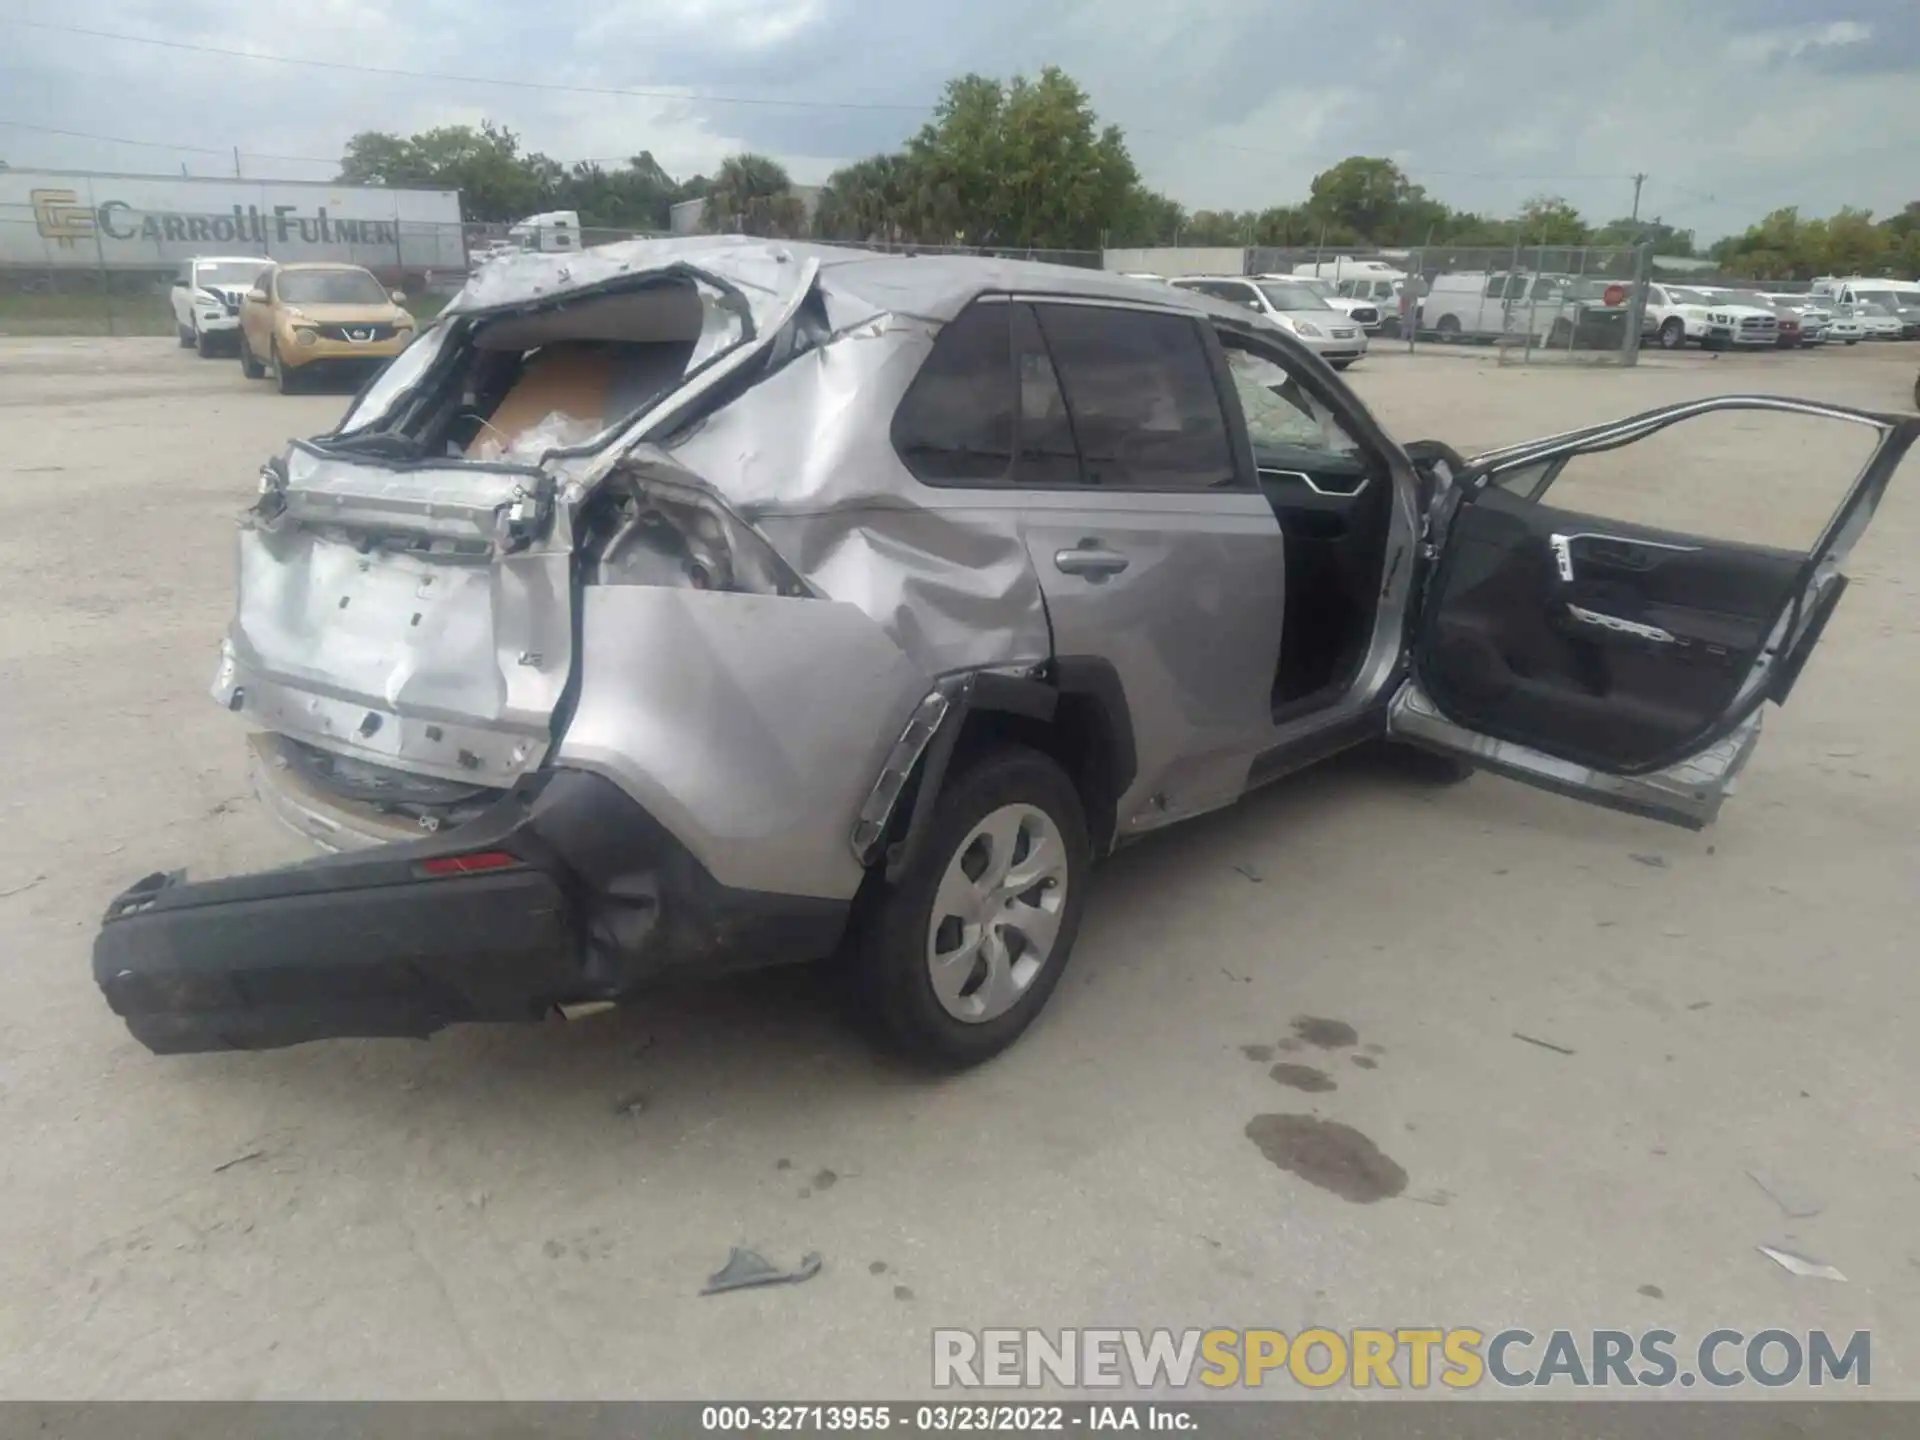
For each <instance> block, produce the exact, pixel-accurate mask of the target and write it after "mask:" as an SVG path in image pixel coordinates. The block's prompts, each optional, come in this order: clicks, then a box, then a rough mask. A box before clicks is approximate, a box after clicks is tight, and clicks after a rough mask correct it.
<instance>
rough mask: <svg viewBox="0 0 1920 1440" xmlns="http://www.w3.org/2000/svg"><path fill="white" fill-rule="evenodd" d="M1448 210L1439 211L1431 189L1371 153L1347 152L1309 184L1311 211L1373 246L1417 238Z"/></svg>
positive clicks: (1390, 162)
mask: <svg viewBox="0 0 1920 1440" xmlns="http://www.w3.org/2000/svg"><path fill="white" fill-rule="evenodd" d="M1445 208H1446V207H1444V206H1439V207H1437V209H1436V207H1435V205H1434V202H1433V201H1431V200H1429V199H1428V198H1427V192H1426V191H1425V190H1424V189H1423V188H1422V187H1420V186H1418V185H1416V184H1414V183H1413V182H1412V181H1411V180H1409V179H1408V178H1407V174H1406V172H1405V171H1404V170H1402V169H1401V168H1400V167H1399V166H1398V165H1396V164H1394V163H1393V161H1391V160H1385V159H1380V158H1378V157H1376V156H1371V155H1349V156H1348V157H1347V158H1346V159H1344V160H1342V161H1341V162H1340V163H1339V164H1338V165H1335V166H1332V167H1331V168H1329V169H1326V170H1322V171H1321V172H1320V173H1319V174H1318V175H1316V176H1314V177H1313V181H1312V183H1311V185H1310V186H1309V187H1308V198H1307V209H1308V210H1309V211H1311V212H1312V213H1313V214H1314V215H1315V216H1316V217H1318V218H1319V219H1321V220H1323V221H1325V222H1327V224H1328V225H1329V227H1334V226H1337V227H1340V229H1341V231H1342V233H1345V234H1350V235H1352V236H1353V237H1355V240H1365V241H1371V242H1373V243H1375V244H1390V243H1394V242H1396V241H1407V240H1412V241H1415V242H1417V241H1418V240H1419V239H1421V238H1422V237H1421V236H1420V235H1419V234H1418V233H1417V232H1418V231H1419V230H1420V229H1422V228H1423V222H1424V227H1431V226H1432V225H1433V224H1435V223H1437V222H1438V221H1439V219H1440V218H1441V216H1442V215H1443V214H1444V212H1445ZM1409 231H1413V232H1416V233H1413V234H1409V233H1408V232H1409ZM1330 243H1331V242H1330ZM1343 243H1352V242H1343Z"/></svg>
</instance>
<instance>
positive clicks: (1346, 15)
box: [0, 0, 1920, 235]
mask: <svg viewBox="0 0 1920 1440" xmlns="http://www.w3.org/2000/svg"><path fill="white" fill-rule="evenodd" d="M33 13H34V16H35V18H41V19H47V20H51V21H54V22H56V23H65V24H78V25H83V26H90V27H93V28H97V29H103V30H113V31H121V32H137V33H145V34H149V35H155V36H160V37H163V38H167V39H173V40H183V41H189V42H198V43H206V44H213V45H222V46H239V47H244V48H252V49H257V50H261V51H269V52H272V53H277V54H287V55H300V56H307V57H312V58H317V59H325V60H330V61H338V62H342V63H348V64H370V65H388V66H397V67H400V68H405V69H414V70H434V71H440V72H444V73H454V74H468V75H499V76H506V77H525V78H532V79H539V80H542V81H551V82H555V83H560V84H569V83H570V84H575V85H579V86H583V87H599V88H602V89H605V88H609V87H617V88H628V89H640V90H648V91H654V92H659V93H658V94H657V95H655V96H650V97H637V96H615V95H605V94H592V93H585V91H583V90H574V91H566V90H540V89H518V88H511V87H505V86H487V85H468V84H459V83H452V82H444V81H433V80H410V79H404V78H399V77H392V76H379V75H368V74H363V73H356V72H352V71H346V70H318V69H297V68H293V67H287V66H280V65H273V64H270V63H267V62H263V61H245V60H233V59H224V58H221V57H217V56H209V55H197V54H191V53H185V52H179V51H168V50H159V49H151V48H147V47H143V46H136V45H128V44H122V43H118V42H112V41H104V40H82V39H78V38H76V37H69V36H60V35H56V34H53V33H50V32H46V31H32V30H21V29H16V28H13V27H10V26H6V25H3V24H0V53H4V54H5V57H6V58H5V59H4V60H0V71H3V73H4V74H5V76H6V79H5V82H4V86H3V87H0V88H4V92H5V96H6V98H5V100H4V101H0V118H4V119H16V120H29V121H33V122H35V123H39V124H43V125H49V126H55V127H59V128H64V129H69V130H79V131H89V132H95V133H99V134H105V135H119V136H129V137H132V138H139V139H159V140H166V141H174V142H180V143H185V144H187V145H193V146H202V147H206V149H207V150H208V151H211V152H214V153H210V154H200V153H173V152H168V151H165V150H150V149H140V148H133V147H124V146H113V145H106V144H100V143H95V142H87V141H77V140H65V139H58V138H54V137H45V136H34V135H32V134H30V133H29V132H24V131H16V130H8V129H4V128H0V155H4V156H5V157H6V158H7V159H9V160H11V161H12V162H13V163H15V164H16V165H23V164H34V163H57V164H79V165H85V166H88V167H90V168H98V169H155V170H163V171H167V170H173V169H176V168H178V165H179V164H180V162H181V161H182V160H185V161H186V162H187V163H188V164H189V165H190V166H192V167H194V168H195V169H196V171H199V170H202V169H215V170H217V169H220V168H221V167H222V166H223V165H230V158H228V159H226V160H223V159H222V155H224V154H225V153H226V152H227V151H228V150H229V148H230V147H231V146H233V145H234V144H235V143H238V144H239V145H240V147H241V148H242V150H244V151H246V152H248V156H249V158H248V159H247V161H246V163H247V165H248V167H249V170H250V172H251V173H261V172H265V171H269V170H277V171H279V172H280V173H284V174H287V175H290V176H294V177H304V178H314V177H317V176H319V175H323V174H325V173H326V170H327V168H328V162H327V160H326V157H328V156H332V155H336V154H338V153H339V150H340V148H341V146H342V145H343V143H344V142H345V140H346V139H347V137H348V136H350V135H351V134H353V133H355V132H356V131H360V130H367V129H381V130H397V131H402V132H406V131H411V130H414V129H418V128H424V127H426V126H429V125H435V124H447V123H471V122H473V121H475V120H477V119H479V118H482V117H485V118H489V119H493V120H496V121H500V122H503V123H505V124H508V125H510V126H511V127H512V128H513V129H514V130H515V131H517V132H518V133H519V134H520V135H521V136H522V138H523V140H524V141H525V142H526V144H527V145H528V146H530V147H531V148H535V149H539V150H543V151H545V152H546V153H548V154H550V155H554V156H556V157H558V158H563V159H574V158H580V157H610V158H618V157H624V156H626V155H630V154H633V153H635V152H637V151H639V150H642V149H645V150H651V151H652V152H653V153H654V155H655V156H656V157H657V158H658V159H659V160H660V161H661V163H662V164H663V165H665V166H666V167H667V168H668V170H670V171H673V172H675V173H680V174H691V173H694V172H696V171H700V172H707V173H710V172H711V171H712V169H713V168H714V167H715V166H716V165H717V164H718V163H719V161H720V159H721V158H723V157H724V156H725V155H726V154H727V153H729V152H731V151H733V150H736V149H740V148H753V149H759V150H764V151H768V152H770V153H772V154H774V155H775V156H777V157H779V158H781V159H783V160H785V161H786V162H787V163H788V165H789V168H790V169H791V170H792V172H793V173H794V175H795V176H796V178H798V179H801V180H818V179H821V178H823V177H824V176H825V174H826V173H827V172H828V171H829V170H831V169H832V168H833V167H834V166H835V165H836V164H838V163H841V162H843V161H845V160H848V159H852V158H855V157H857V156H860V155H863V154H869V153H872V152H874V151H876V150H881V149H886V148H891V147H892V146H894V145H897V144H898V143H900V141H901V140H902V139H904V138H905V137H906V135H908V134H909V133H911V131H912V130H913V129H914V128H915V127H916V126H917V125H918V124H919V123H920V121H921V120H922V119H923V118H924V115H925V109H924V107H925V106H927V105H928V104H930V102H931V101H932V100H933V99H935V98H936V97H937V95H938V93H939V89H940V86H941V84H942V82H943V81H945V80H946V79H948V78H950V77H951V76H953V75H956V74H959V73H963V72H964V71H967V70H978V71H981V72H984V73H989V74H1001V75H1006V74H1009V73H1011V72H1012V71H1014V70H1023V71H1026V72H1027V73H1032V72H1033V71H1035V70H1037V69H1038V68H1039V67H1040V66H1041V65H1042V64H1046V63H1050V62H1051V63H1057V64H1059V65H1061V66H1063V67H1064V68H1065V69H1066V70H1067V71H1068V72H1069V73H1070V74H1072V75H1073V76H1074V77H1075V78H1076V79H1078V80H1079V81H1080V82H1081V83H1082V84H1083V85H1085V86H1086V87H1087V89H1088V91H1089V92H1090V94H1091V96H1092V98H1093V102H1094V105H1095V107H1096V109H1097V110H1098V111H1099V113H1100V115H1101V116H1102V118H1103V119H1107V120H1112V121H1115V122H1117V123H1119V124H1120V125H1122V127H1123V128H1125V129H1126V130H1127V132H1128V137H1129V143H1130V145H1131V146H1132V148H1133V151H1134V154H1135V156H1136V159H1137V160H1138V161H1139V163H1140V166H1141V169H1142V172H1143V174H1144V175H1145V177H1146V179H1147V180H1148V182H1149V183H1151V184H1153V185H1155V186H1157V187H1159V188H1161V189H1164V190H1166V191H1167V192H1168V193H1170V194H1172V195H1173V196H1174V197H1175V198H1177V199H1179V200H1181V201H1183V202H1184V203H1186V204H1188V205H1189V206H1192V207H1200V206H1207V207H1214V208H1218V207H1232V208H1236V209H1245V208H1257V207H1261V206H1265V205H1271V204H1279V203H1289V202H1297V201H1299V200H1301V199H1303V198H1304V196H1305V194H1306V189H1307V183H1308V181H1309V180H1310V179H1311V177H1312V176H1313V174H1314V173H1315V172H1317V171H1318V170H1321V169H1323V168H1325V167H1326V166H1327V165H1330V164H1332V163H1334V162H1335V161H1337V160H1339V159H1341V158H1342V157H1343V156H1346V155H1349V154H1356V153H1358V154H1372V155H1392V156H1394V157H1395V158H1396V159H1398V160H1399V161H1400V162H1401V163H1402V165H1403V166H1404V167H1405V168H1406V169H1407V170H1408V171H1409V173H1411V174H1412V175H1413V177H1414V178H1415V179H1416V180H1419V181H1421V182H1422V183H1424V184H1425V185H1426V186H1427V187H1428V189H1429V190H1430V191H1432V192H1433V193H1434V194H1435V195H1436V196H1438V197H1439V198H1441V199H1443V200H1446V201H1448V202H1449V203H1451V204H1455V205H1459V206H1462V207H1467V208H1473V209H1480V210H1485V211H1490V212H1494V213H1506V212H1510V211H1511V210H1512V209H1513V208H1515V207H1516V206H1517V205H1518V204H1519V203H1520V202H1521V201H1522V200H1524V199H1525V198H1526V197H1527V196H1529V195H1532V194H1537V193H1541V192H1551V193H1559V194H1563V195H1565V196H1566V197H1567V198H1568V199H1570V200H1572V201H1573V202H1574V203H1575V204H1576V205H1578V206H1580V207H1581V208H1582V209H1583V210H1584V211H1586V212H1587V213H1588V214H1589V215H1590V216H1591V217H1593V218H1595V219H1597V220H1603V219H1607V218H1611V217H1612V216H1615V215H1622V214H1625V213H1626V210H1627V208H1628V206H1629V205H1630V203H1631V200H1632V183H1631V180H1630V179H1629V178H1628V177H1630V176H1631V175H1632V174H1633V173H1635V172H1636V171H1645V172H1647V174H1648V175H1649V177H1650V178H1649V179H1648V181H1647V183H1646V187H1645V192H1644V194H1643V197H1642V198H1643V204H1642V213H1643V214H1649V215H1651V214H1659V215H1661V216H1662V218H1666V219H1668V220H1670V221H1671V222H1673V223H1676V224H1682V225H1692V226H1696V227H1697V228H1699V229H1701V230H1702V231H1704V232H1706V233H1707V234H1709V235H1711V234H1718V233H1720V232H1722V231H1725V230H1728V229H1734V228H1738V227H1740V226H1742V225H1744V224H1746V223H1748V222H1749V221H1751V220H1753V219H1755V218H1757V217H1758V216H1759V215H1760V214H1762V213H1764V212H1765V211H1767V210H1769V209H1771V208H1773V207H1775V206H1776V205H1783V204H1798V205H1800V206H1802V207H1803V208H1805V209H1807V210H1809V211H1820V212H1825V211H1830V210H1832V209H1833V208H1835V207H1837V206H1838V205H1841V204H1845V203H1855V204H1864V205H1869V206H1872V207H1874V208H1876V209H1878V210H1881V211H1886V210H1888V209H1891V208H1897V207H1898V206H1899V205H1901V204H1903V203H1904V202H1905V201H1907V200H1909V199H1912V198H1913V196H1912V194H1911V193H1908V191H1909V190H1910V185H1911V182H1910V180H1909V179H1908V176H1909V175H1910V170H1903V169H1902V165H1901V163H1899V162H1900V161H1901V159H1902V155H1903V151H1901V150H1899V149H1897V148H1896V146H1903V145H1904V144H1905V141H1904V140H1896V139H1895V138H1893V137H1904V136H1909V135H1912V134H1914V133H1916V131H1920V84H1917V83H1916V80H1917V79H1920V7H1914V6H1913V4H1912V0H1853V3H1845V4H1843V3H1840V0H1768V3H1767V4H1766V5H1765V6H1764V7H1763V6H1761V5H1759V4H1757V3H1748V0H1717V3H1716V0H1697V3H1689V4H1687V5H1674V4H1672V3H1671V0H1590V3H1587V4H1584V5H1582V6H1579V7H1574V6H1569V5H1567V4H1566V3H1564V0H1476V3H1474V4H1473V5H1470V6H1459V5H1455V6H1445V7H1435V6H1433V5H1431V4H1430V3H1428V0H1374V3H1371V4H1368V5H1364V6H1362V5H1353V4H1351V3H1350V0H1189V3H1188V4H1185V5H1180V6H1169V5H1167V4H1165V3H1164V0H1053V3H1050V4H1048V5H1045V6H1036V5H1034V4H1032V0H915V3H910V4H902V3H900V0H613V3H611V4H609V3H607V0H542V3H541V4H540V5H539V6H534V7H521V6H515V5H510V4H506V3H503V0H418V3H414V4H411V5H404V6H402V5H398V4H385V5H382V4H379V3H376V0H308V3H303V4H301V5H299V6H283V7H279V8H277V9H276V10H275V12H274V13H273V15H272V19H271V21H270V23H263V21H262V12H260V11H259V9H258V7H257V6H254V5H251V4H244V3H242V0H72V3H70V4H66V5H63V6H60V7H58V8H56V7H54V6H52V5H51V4H49V3H45V0H43V3H42V5H41V7H40V8H39V9H38V10H37V11H35V12H33ZM714 96H732V97H747V98H758V99H762V100H767V99H811V100H822V101H836V102H842V107H843V108H806V107H778V106H768V105H740V104H726V103H718V102H716V101H714V100H712V99H710V98H708V97H714ZM900 106H906V107H909V108H904V109H902V108H889V107H900ZM913 107H920V108H913ZM263 156H312V157H317V158H316V159H314V160H310V161H303V160H270V159H265V158H258V157H263Z"/></svg>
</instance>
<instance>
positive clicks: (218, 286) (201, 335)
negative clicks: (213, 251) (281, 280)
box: [168, 255, 273, 359]
mask: <svg viewBox="0 0 1920 1440" xmlns="http://www.w3.org/2000/svg"><path fill="white" fill-rule="evenodd" d="M272 268H273V261H271V260H268V259H266V258H265V257H263V256H258V255H196V256H194V258H193V259H191V260H186V261H182V262H181V265H180V273H179V274H177V275H176V276H174V280H173V289H172V291H171V292H170V293H169V295H168V298H169V299H170V300H171V301H172V302H173V327H174V330H175V332H176V333H177V334H178V335H179V337H180V348H181V349H182V350H198V351H199V352H200V356H201V358H202V359H205V358H207V357H208V356H210V355H214V354H216V353H218V352H219V351H220V350H223V349H225V348H227V347H228V346H229V345H234V346H237V345H238V344H239V343H240V342H239V335H240V302H241V301H242V300H243V299H245V298H246V294H247V291H249V290H251V289H252V288H253V282H254V281H255V280H257V279H259V278H260V273H261V272H262V271H263V270H271V269H272Z"/></svg>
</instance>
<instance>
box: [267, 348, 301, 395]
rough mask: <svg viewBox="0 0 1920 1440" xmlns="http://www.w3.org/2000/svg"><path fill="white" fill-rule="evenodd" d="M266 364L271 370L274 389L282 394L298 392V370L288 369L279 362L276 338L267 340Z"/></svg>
mask: <svg viewBox="0 0 1920 1440" xmlns="http://www.w3.org/2000/svg"><path fill="white" fill-rule="evenodd" d="M267 364H268V368H269V369H271V370H272V371H273V388H274V389H276V390H278V391H279V392H280V393H281V394H282V395H293V394H297V393H298V392H299V389H300V376H299V372H298V371H295V370H289V369H288V368H287V367H286V366H285V365H283V364H281V362H280V342H279V341H278V340H270V341H268V342H267Z"/></svg>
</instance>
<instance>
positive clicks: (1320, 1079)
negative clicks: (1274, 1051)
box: [1267, 1060, 1339, 1095]
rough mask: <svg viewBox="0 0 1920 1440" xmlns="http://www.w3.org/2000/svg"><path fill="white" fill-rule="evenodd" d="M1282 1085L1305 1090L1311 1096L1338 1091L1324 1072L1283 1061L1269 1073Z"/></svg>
mask: <svg viewBox="0 0 1920 1440" xmlns="http://www.w3.org/2000/svg"><path fill="white" fill-rule="evenodd" d="M1267 1074H1268V1075H1270V1076H1272V1077H1273V1078H1274V1079H1275V1080H1277V1081H1279V1082H1280V1084H1282V1085H1291V1086H1292V1087H1293V1088H1294V1089H1296V1090H1305V1091H1306V1092H1307V1093H1308V1094H1309V1095H1318V1094H1321V1093H1322V1092H1324V1091H1327V1090H1336V1089H1338V1088H1339V1087H1338V1086H1337V1085H1335V1084H1334V1081H1333V1077H1332V1076H1331V1075H1329V1074H1327V1072H1326V1071H1324V1070H1316V1069H1314V1068H1313V1067H1312V1066H1311V1065H1293V1064H1289V1063H1288V1062H1287V1061H1284V1060H1283V1061H1281V1062H1280V1063H1279V1064H1278V1065H1276V1066H1274V1067H1273V1068H1272V1069H1271V1070H1269V1071H1268V1072H1267Z"/></svg>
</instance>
